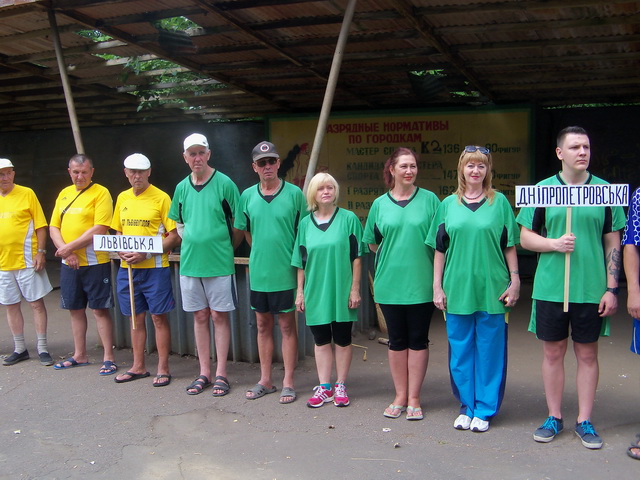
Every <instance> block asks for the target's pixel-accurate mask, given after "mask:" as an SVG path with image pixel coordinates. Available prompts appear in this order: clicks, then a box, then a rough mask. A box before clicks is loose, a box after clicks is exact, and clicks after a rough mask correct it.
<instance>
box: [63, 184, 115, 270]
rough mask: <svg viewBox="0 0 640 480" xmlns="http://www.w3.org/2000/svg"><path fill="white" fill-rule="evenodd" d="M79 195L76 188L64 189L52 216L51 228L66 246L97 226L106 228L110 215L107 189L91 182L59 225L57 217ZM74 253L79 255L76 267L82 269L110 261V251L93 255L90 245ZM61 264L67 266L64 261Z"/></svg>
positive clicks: (94, 252)
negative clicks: (58, 234) (57, 230)
mask: <svg viewBox="0 0 640 480" xmlns="http://www.w3.org/2000/svg"><path fill="white" fill-rule="evenodd" d="M78 193H80V192H79V191H78V190H76V186H75V185H70V186H68V187H66V188H64V189H63V190H62V191H61V192H60V195H58V198H57V199H56V204H55V207H54V208H53V214H52V215H51V226H52V227H58V228H59V229H60V233H61V234H62V239H63V240H64V241H65V242H66V243H69V242H71V241H73V240H75V239H76V238H78V237H80V236H81V235H82V234H83V233H84V232H86V231H87V230H89V229H90V228H92V227H94V226H96V225H104V226H106V227H108V226H109V225H110V224H111V217H112V216H113V200H112V198H111V194H110V193H109V190H107V189H106V188H105V187H103V186H102V185H98V184H97V183H94V184H93V185H91V187H89V188H88V189H87V190H85V192H84V193H83V194H82V195H80V196H79V197H78V198H77V199H76V201H75V202H73V205H71V208H69V210H67V213H65V214H64V217H63V218H62V222H61V221H60V214H61V213H62V211H63V210H64V209H65V208H67V206H68V205H69V204H70V203H71V202H72V201H73V199H74V198H76V196H77V195H78ZM61 223H62V225H61ZM73 253H75V254H76V255H77V256H78V264H79V265H80V266H81V267H86V266H87V265H98V264H101V263H107V262H109V252H96V251H95V250H94V249H93V243H90V244H89V245H87V246H86V247H84V248H81V249H79V250H75V251H74V252H73ZM62 262H63V263H66V262H65V261H64V260H63V261H62Z"/></svg>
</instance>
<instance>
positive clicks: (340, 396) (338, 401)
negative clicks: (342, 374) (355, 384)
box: [333, 383, 349, 407]
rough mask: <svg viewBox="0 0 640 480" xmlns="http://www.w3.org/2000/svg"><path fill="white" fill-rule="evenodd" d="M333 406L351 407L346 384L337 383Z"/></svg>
mask: <svg viewBox="0 0 640 480" xmlns="http://www.w3.org/2000/svg"><path fill="white" fill-rule="evenodd" d="M333 404H334V405H335V406H336V407H348V406H349V397H348V396H347V387H345V386H344V383H336V386H335V390H334V395H333Z"/></svg>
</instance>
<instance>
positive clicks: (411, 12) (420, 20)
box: [394, 0, 495, 100]
mask: <svg viewBox="0 0 640 480" xmlns="http://www.w3.org/2000/svg"><path fill="white" fill-rule="evenodd" d="M394 6H395V8H396V9H397V10H398V11H399V12H400V13H402V15H403V16H404V17H405V19H406V20H407V21H408V22H410V23H411V24H412V25H413V26H414V27H415V28H416V29H417V30H418V32H420V35H421V36H422V37H423V38H424V39H425V40H427V41H428V42H429V43H430V44H431V45H433V46H434V47H435V48H436V49H438V50H439V51H440V53H442V55H444V57H445V58H446V59H447V60H448V61H449V62H450V63H451V64H452V65H453V66H454V67H455V68H456V69H457V70H458V71H459V72H460V73H461V74H462V75H463V76H464V77H465V78H466V79H467V80H468V81H469V83H470V84H471V85H472V86H473V88H474V89H475V90H477V91H479V92H480V93H481V94H482V95H484V96H485V97H487V98H488V99H490V100H494V99H495V95H494V94H493V92H491V91H489V89H487V88H486V87H485V86H484V85H483V84H482V82H481V81H480V79H479V78H478V77H477V76H476V75H475V73H473V72H472V71H471V70H469V69H468V68H467V66H466V63H465V61H464V60H463V59H462V58H460V57H459V56H458V55H457V53H456V52H454V51H453V50H452V49H451V48H450V46H449V45H448V44H447V43H446V42H444V41H443V40H442V39H441V38H440V37H439V36H438V35H436V34H435V33H434V29H433V27H432V26H431V25H430V24H429V23H428V22H427V21H426V20H425V19H424V17H423V16H420V15H417V14H416V11H415V8H414V7H413V4H411V3H410V2H409V1H407V0H395V1H394ZM467 8H468V7H467Z"/></svg>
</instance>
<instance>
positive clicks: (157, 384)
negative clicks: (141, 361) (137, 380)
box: [153, 374, 171, 387]
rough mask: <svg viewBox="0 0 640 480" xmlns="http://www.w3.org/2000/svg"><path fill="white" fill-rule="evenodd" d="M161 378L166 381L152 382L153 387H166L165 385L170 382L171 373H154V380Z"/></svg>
mask: <svg viewBox="0 0 640 480" xmlns="http://www.w3.org/2000/svg"><path fill="white" fill-rule="evenodd" d="M163 378H166V379H167V381H166V382H160V383H156V382H153V386H154V387H166V386H167V385H169V384H170V383H171V375H164V374H163V375H156V378H155V379H156V380H162V379H163Z"/></svg>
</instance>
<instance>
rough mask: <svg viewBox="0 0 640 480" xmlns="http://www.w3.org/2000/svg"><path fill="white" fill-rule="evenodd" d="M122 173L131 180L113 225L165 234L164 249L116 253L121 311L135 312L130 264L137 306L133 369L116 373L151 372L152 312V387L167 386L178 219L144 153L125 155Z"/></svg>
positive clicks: (123, 377)
mask: <svg viewBox="0 0 640 480" xmlns="http://www.w3.org/2000/svg"><path fill="white" fill-rule="evenodd" d="M124 174H125V176H126V177H127V179H128V180H129V183H130V184H131V188H130V189H129V190H125V191H124V192H122V193H121V194H120V195H118V199H117V200H116V207H115V209H114V210H113V220H112V222H111V228H112V229H113V230H115V231H116V232H117V234H122V235H141V236H147V237H149V236H154V237H156V236H157V237H162V250H163V253H162V254H157V255H156V254H152V253H144V252H118V255H119V256H120V258H121V259H122V263H121V264H120V269H119V270H118V275H117V279H116V291H117V295H118V300H119V303H120V311H121V312H122V314H123V315H125V316H128V317H130V316H131V313H132V312H131V303H130V297H129V275H128V272H127V267H128V266H129V265H130V266H131V269H132V270H133V272H132V273H133V284H134V285H135V288H134V298H135V300H134V301H135V307H136V318H135V325H136V328H135V329H134V328H132V329H131V343H132V346H133V364H132V365H131V368H130V369H129V370H128V371H127V372H125V373H122V374H120V375H118V376H117V377H116V378H115V381H116V383H125V382H131V381H133V380H138V379H139V378H145V377H148V376H149V375H150V374H149V372H148V371H147V369H146V367H145V358H144V348H145V344H146V341H147V329H146V325H145V317H146V312H147V311H148V312H150V313H151V319H152V320H153V326H154V328H155V338H156V348H157V349H158V371H157V374H156V377H155V379H154V381H153V386H154V387H164V386H166V385H169V383H171V374H170V373H169V353H170V351H171V330H170V328H169V318H168V316H167V314H168V313H169V312H170V311H171V310H173V309H174V308H175V301H174V298H173V291H172V289H171V272H170V270H169V252H170V251H171V250H172V249H173V248H174V247H175V246H176V245H177V244H179V243H180V237H179V236H178V233H177V231H176V223H175V222H174V221H173V220H171V219H170V218H169V217H168V215H169V207H170V206H171V199H170V198H169V195H167V194H166V193H165V192H163V191H162V190H160V189H159V188H157V187H155V186H154V185H151V183H150V182H149V176H150V175H151V162H150V161H149V159H148V158H147V157H146V156H145V155H143V154H141V153H134V154H132V155H129V156H128V157H127V158H125V159H124Z"/></svg>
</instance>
